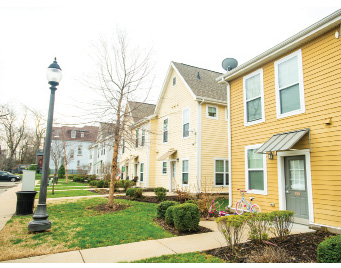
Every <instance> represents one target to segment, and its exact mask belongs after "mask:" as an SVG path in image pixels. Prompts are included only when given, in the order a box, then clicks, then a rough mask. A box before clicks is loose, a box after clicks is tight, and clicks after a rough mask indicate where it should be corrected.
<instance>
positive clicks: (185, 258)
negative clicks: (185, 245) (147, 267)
mask: <svg viewBox="0 0 341 268" xmlns="http://www.w3.org/2000/svg"><path fill="white" fill-rule="evenodd" d="M133 263H224V261H223V260H221V259H219V258H217V257H213V256H211V255H207V254H204V253H199V252H195V253H184V254H174V255H163V256H160V257H154V258H148V259H143V260H139V261H134V262H133Z"/></svg>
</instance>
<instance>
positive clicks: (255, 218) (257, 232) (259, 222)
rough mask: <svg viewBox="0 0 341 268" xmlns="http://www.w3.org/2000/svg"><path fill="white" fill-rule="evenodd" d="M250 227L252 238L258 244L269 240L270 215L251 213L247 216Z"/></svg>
mask: <svg viewBox="0 0 341 268" xmlns="http://www.w3.org/2000/svg"><path fill="white" fill-rule="evenodd" d="M246 217H247V224H248V225H249V227H250V238H251V240H253V241H256V242H262V241H263V240H268V238H269V235H268V234H267V232H266V231H267V227H268V226H269V222H270V221H269V213H250V214H249V215H246Z"/></svg>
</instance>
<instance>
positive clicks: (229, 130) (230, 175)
mask: <svg viewBox="0 0 341 268" xmlns="http://www.w3.org/2000/svg"><path fill="white" fill-rule="evenodd" d="M218 83H220V84H226V98H227V100H226V101H227V143H228V148H227V150H228V159H229V205H228V207H229V208H231V207H233V205H232V138H231V88H230V83H229V82H227V81H225V79H224V78H221V80H220V81H219V82H218Z"/></svg>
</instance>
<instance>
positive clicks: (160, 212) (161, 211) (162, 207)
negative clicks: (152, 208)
mask: <svg viewBox="0 0 341 268" xmlns="http://www.w3.org/2000/svg"><path fill="white" fill-rule="evenodd" d="M178 204H179V203H178V202H175V201H164V202H161V203H160V204H159V205H157V207H156V210H157V217H158V218H161V219H164V218H165V216H166V211H167V208H169V207H170V206H176V205H178Z"/></svg>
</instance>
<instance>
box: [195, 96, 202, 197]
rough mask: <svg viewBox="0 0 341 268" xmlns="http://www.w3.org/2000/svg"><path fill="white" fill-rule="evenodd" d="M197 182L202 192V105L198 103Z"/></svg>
mask: <svg viewBox="0 0 341 268" xmlns="http://www.w3.org/2000/svg"><path fill="white" fill-rule="evenodd" d="M197 109H198V111H197V135H196V137H197V141H196V142H197V182H198V190H199V192H201V109H202V104H201V103H200V102H198V105H197Z"/></svg>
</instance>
